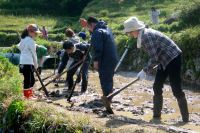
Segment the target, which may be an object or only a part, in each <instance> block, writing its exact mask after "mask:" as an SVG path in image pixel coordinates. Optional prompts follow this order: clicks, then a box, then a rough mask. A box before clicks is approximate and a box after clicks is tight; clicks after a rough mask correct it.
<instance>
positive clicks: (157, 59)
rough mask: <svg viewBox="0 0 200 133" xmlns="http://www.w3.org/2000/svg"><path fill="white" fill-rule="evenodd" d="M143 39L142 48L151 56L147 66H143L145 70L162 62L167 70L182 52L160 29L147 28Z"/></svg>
mask: <svg viewBox="0 0 200 133" xmlns="http://www.w3.org/2000/svg"><path fill="white" fill-rule="evenodd" d="M141 39H142V41H141V44H142V48H143V49H144V51H145V52H146V53H147V54H148V55H149V56H150V60H149V61H148V64H147V66H145V67H144V68H143V70H144V71H145V72H148V71H149V70H150V69H151V68H153V65H155V64H156V63H160V64H161V65H162V67H163V69H164V70H165V69H166V67H167V65H168V64H169V63H170V62H171V61H172V60H173V59H174V58H176V57H177V56H178V55H180V54H181V53H182V51H181V50H180V48H179V47H178V46H177V45H176V44H175V43H174V42H173V41H172V40H171V39H170V38H169V37H167V36H166V35H164V34H163V33H161V32H159V31H156V30H153V29H147V28H145V29H144V30H143V33H142V36H141Z"/></svg>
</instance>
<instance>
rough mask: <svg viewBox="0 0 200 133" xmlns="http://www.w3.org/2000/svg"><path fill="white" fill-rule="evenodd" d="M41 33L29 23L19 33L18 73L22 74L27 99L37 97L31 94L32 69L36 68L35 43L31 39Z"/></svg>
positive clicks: (33, 79) (35, 26)
mask: <svg viewBox="0 0 200 133" xmlns="http://www.w3.org/2000/svg"><path fill="white" fill-rule="evenodd" d="M39 33H41V32H40V30H39V28H38V26H37V25H36V24H30V25H29V26H28V27H27V28H26V29H25V30H24V31H23V32H22V35H21V38H22V40H21V41H20V43H19V44H18V49H19V50H20V51H21V55H20V66H19V67H20V73H22V74H23V76H24V96H25V98H27V99H33V100H34V99H37V97H36V96H34V95H33V86H34V84H35V78H34V71H36V70H37V68H38V64H37V54H36V44H35V41H34V40H33V39H34V38H36V37H37V35H38V34H39Z"/></svg>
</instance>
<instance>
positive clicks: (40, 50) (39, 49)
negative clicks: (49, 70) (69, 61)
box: [36, 45, 47, 74]
mask: <svg viewBox="0 0 200 133" xmlns="http://www.w3.org/2000/svg"><path fill="white" fill-rule="evenodd" d="M36 53H37V58H38V63H39V66H38V73H39V74H41V73H42V65H43V62H44V57H45V56H46V55H47V48H46V47H45V46H41V45H36Z"/></svg>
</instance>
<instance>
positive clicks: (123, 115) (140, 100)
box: [36, 70, 200, 132]
mask: <svg viewBox="0 0 200 133" xmlns="http://www.w3.org/2000/svg"><path fill="white" fill-rule="evenodd" d="M52 73H53V71H50V70H47V71H44V72H43V74H42V77H46V76H47V75H51V74H52ZM89 76H90V77H89V84H88V90H87V91H86V93H85V94H81V93H79V92H80V85H77V87H76V91H75V93H74V95H73V97H72V98H71V100H72V101H73V103H74V104H73V105H72V104H69V103H68V102H67V100H66V98H65V95H66V94H68V92H67V90H66V87H64V84H63V83H60V84H59V87H55V86H54V84H51V85H49V86H48V87H47V89H48V91H49V92H56V91H57V92H56V93H55V95H54V96H56V97H53V98H52V100H53V104H54V105H57V106H59V107H62V108H65V109H67V110H70V111H75V112H82V113H84V114H86V115H88V114H90V115H89V116H90V117H91V118H92V121H93V120H94V121H93V122H94V123H95V121H96V122H98V123H100V125H101V126H102V127H105V128H112V130H114V131H122V132H123V131H126V132H127V131H132V127H134V129H138V131H139V132H145V131H148V132H160V131H161V130H162V132H192V131H194V132H200V93H199V92H193V91H190V90H184V92H185V93H186V97H187V100H188V106H189V112H190V122H189V123H187V124H183V123H181V122H180V121H181V116H180V113H179V108H178V105H177V102H176V99H175V97H174V96H173V94H172V92H171V88H170V86H168V85H165V86H164V88H163V97H164V104H163V109H162V119H161V121H152V120H151V119H152V108H153V103H152V101H153V100H152V97H153V89H152V84H153V80H154V77H151V76H148V77H147V80H144V81H138V82H136V83H135V84H133V85H132V86H130V87H129V88H127V89H126V90H124V91H122V92H121V93H120V94H119V95H117V96H115V97H114V98H113V100H112V104H111V107H112V109H113V110H114V113H115V115H108V114H107V113H106V111H105V108H104V106H103V103H102V102H101V100H100V99H101V95H102V92H101V89H100V83H99V78H98V73H97V72H92V71H90V73H89ZM135 76H136V74H135V73H132V72H120V73H118V74H116V75H115V77H114V86H115V88H116V90H118V89H119V88H121V87H123V86H125V85H126V84H127V83H129V82H130V81H132V80H133V79H135ZM64 77H65V76H64ZM64 77H63V78H64ZM61 81H62V80H61ZM45 82H47V81H45ZM39 87H40V85H39V82H37V84H36V88H39ZM36 93H38V94H39V92H36ZM40 93H41V92H40ZM143 129H144V130H143Z"/></svg>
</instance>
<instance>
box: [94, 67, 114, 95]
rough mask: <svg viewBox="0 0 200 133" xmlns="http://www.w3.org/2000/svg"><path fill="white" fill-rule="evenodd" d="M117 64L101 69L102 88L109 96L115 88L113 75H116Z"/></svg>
mask: <svg viewBox="0 0 200 133" xmlns="http://www.w3.org/2000/svg"><path fill="white" fill-rule="evenodd" d="M114 69H115V65H113V66H111V67H108V66H107V67H106V69H100V70H98V72H99V79H100V83H101V89H102V90H103V95H105V96H107V95H109V93H110V92H111V91H112V90H113V76H114Z"/></svg>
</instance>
